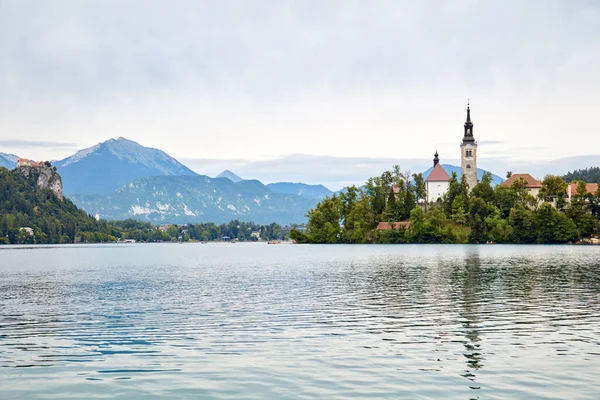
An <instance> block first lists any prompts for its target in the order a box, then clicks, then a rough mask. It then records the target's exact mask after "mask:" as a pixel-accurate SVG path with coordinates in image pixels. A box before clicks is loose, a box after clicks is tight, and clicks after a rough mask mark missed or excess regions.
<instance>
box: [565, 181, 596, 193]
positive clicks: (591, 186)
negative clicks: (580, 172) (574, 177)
mask: <svg viewBox="0 0 600 400" xmlns="http://www.w3.org/2000/svg"><path fill="white" fill-rule="evenodd" d="M598 186H599V185H598V184H597V183H586V184H585V190H586V192H587V193H590V194H594V193H596V191H597V190H598ZM567 192H568V194H569V196H571V195H572V194H576V193H577V182H575V183H569V186H567Z"/></svg>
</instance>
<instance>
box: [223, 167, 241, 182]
mask: <svg viewBox="0 0 600 400" xmlns="http://www.w3.org/2000/svg"><path fill="white" fill-rule="evenodd" d="M217 178H227V179H229V180H230V181H231V182H234V183H238V182H241V181H243V179H242V178H240V177H239V176H237V175H236V174H234V173H233V172H231V171H230V170H228V169H226V170H225V171H223V172H221V173H220V174H219V175H217Z"/></svg>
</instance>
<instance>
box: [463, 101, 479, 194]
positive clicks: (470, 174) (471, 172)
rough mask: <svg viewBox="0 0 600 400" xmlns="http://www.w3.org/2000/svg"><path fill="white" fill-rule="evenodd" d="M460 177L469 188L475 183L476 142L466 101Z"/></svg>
mask: <svg viewBox="0 0 600 400" xmlns="http://www.w3.org/2000/svg"><path fill="white" fill-rule="evenodd" d="M460 152H461V156H460V159H461V171H462V179H466V180H467V184H468V185H469V190H471V189H473V188H474V187H475V185H477V142H476V141H475V138H474V137H473V123H472V122H471V109H470V107H469V104H468V103H467V120H466V121H465V134H464V137H463V140H462V143H461V144H460Z"/></svg>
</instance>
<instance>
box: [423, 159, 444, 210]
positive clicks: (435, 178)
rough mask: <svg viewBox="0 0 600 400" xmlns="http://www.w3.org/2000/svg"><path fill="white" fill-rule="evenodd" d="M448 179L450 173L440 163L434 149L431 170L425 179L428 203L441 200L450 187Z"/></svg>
mask: <svg viewBox="0 0 600 400" xmlns="http://www.w3.org/2000/svg"><path fill="white" fill-rule="evenodd" d="M449 180H450V175H448V173H447V172H446V170H445V169H444V167H442V164H440V158H439V155H438V152H437V151H436V152H435V155H434V157H433V170H432V171H431V172H430V173H429V176H428V177H427V179H425V190H426V192H427V202H428V203H431V202H437V201H439V200H441V198H442V197H443V196H444V194H445V193H446V192H447V191H448V188H449V187H450V182H448V181H449Z"/></svg>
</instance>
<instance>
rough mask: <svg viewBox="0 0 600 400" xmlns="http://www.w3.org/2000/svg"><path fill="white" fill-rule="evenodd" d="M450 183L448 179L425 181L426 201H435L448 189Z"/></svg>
mask: <svg viewBox="0 0 600 400" xmlns="http://www.w3.org/2000/svg"><path fill="white" fill-rule="evenodd" d="M449 187H450V183H449V182H448V181H426V182H425V189H426V190H427V202H428V203H431V202H436V201H438V199H441V198H442V197H443V196H444V194H446V192H447V191H448V188H449Z"/></svg>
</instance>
